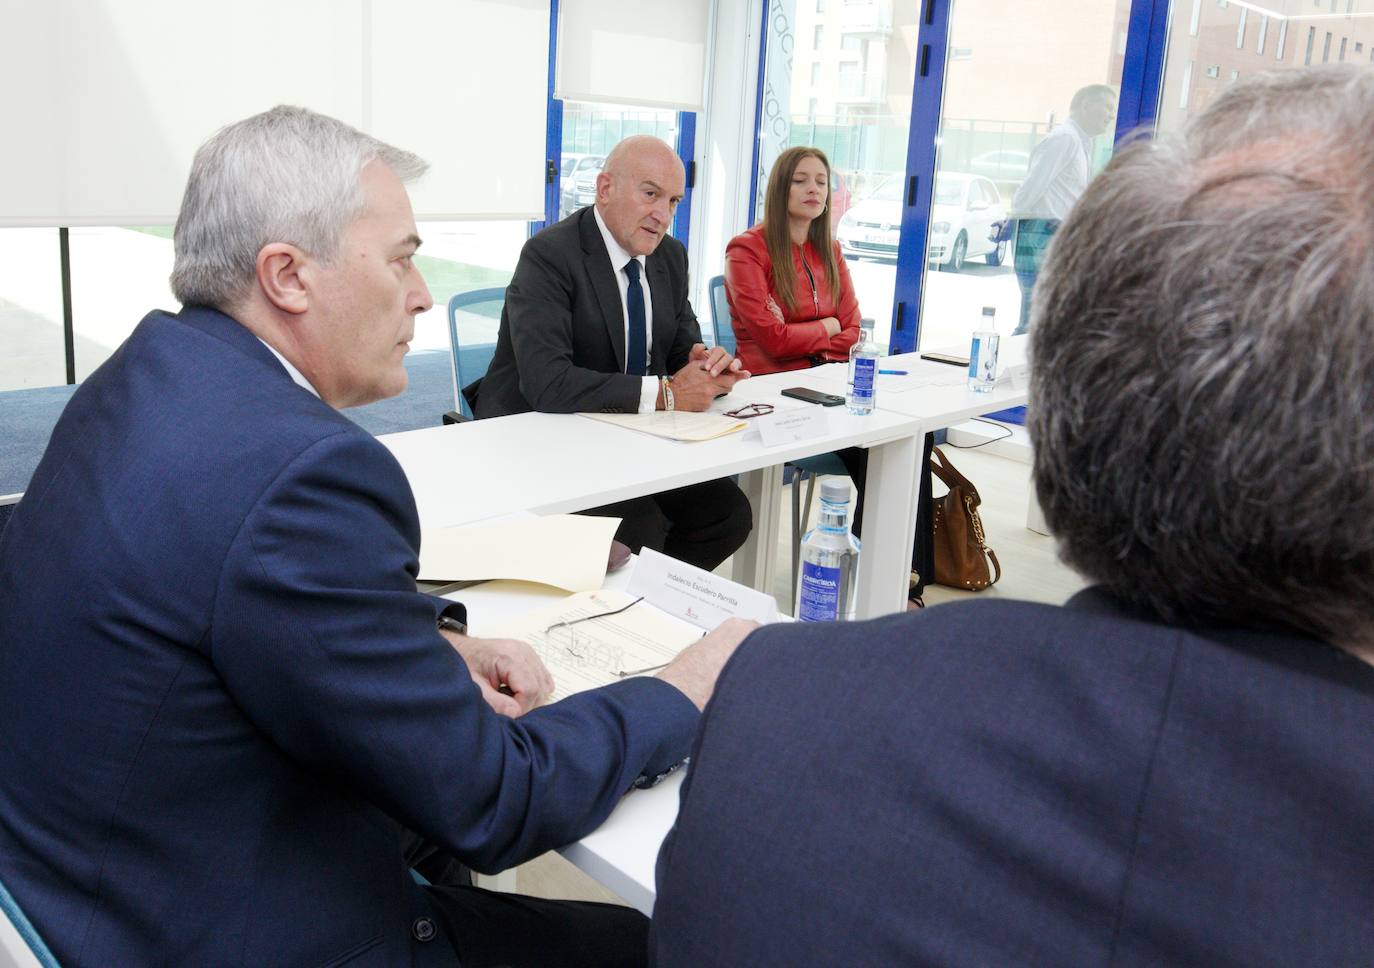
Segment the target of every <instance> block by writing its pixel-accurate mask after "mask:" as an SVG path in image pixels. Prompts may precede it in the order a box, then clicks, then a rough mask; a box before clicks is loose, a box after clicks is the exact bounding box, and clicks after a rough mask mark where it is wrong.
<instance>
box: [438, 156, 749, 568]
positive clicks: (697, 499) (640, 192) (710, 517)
mask: <svg viewBox="0 0 1374 968" xmlns="http://www.w3.org/2000/svg"><path fill="white" fill-rule="evenodd" d="M685 179H686V176H685V175H684V173H683V170H682V162H681V161H680V160H678V157H677V155H676V154H674V153H673V150H672V149H671V148H669V147H668V145H667V144H665V143H664V142H663V141H661V140H659V139H658V138H654V137H651V136H649V135H636V136H634V137H630V138H626V139H625V140H624V141H622V142H620V144H618V145H616V146H615V147H614V148H613V149H611V153H610V154H608V155H607V156H606V164H605V166H604V167H603V168H602V170H601V172H600V174H598V175H597V179H596V204H595V205H591V206H588V207H587V208H584V209H582V210H581V211H578V212H574V213H573V214H572V215H569V216H568V217H567V218H565V219H563V221H561V222H559V223H558V224H556V225H551V226H549V227H548V228H547V229H545V230H544V231H542V232H540V233H539V234H538V235H536V236H534V237H533V238H532V239H530V240H529V241H528V242H527V243H525V247H524V249H523V250H521V252H520V261H519V263H518V264H517V265H516V267H515V275H514V276H513V277H512V278H511V281H510V285H509V286H507V287H506V302H505V307H504V308H503V309H502V311H501V329H500V332H499V333H498V335H497V339H496V354H495V356H494V357H493V358H492V361H491V368H490V369H489V370H488V371H487V375H486V376H485V377H483V378H482V379H481V380H480V381H478V382H477V383H476V384H474V385H472V386H470V387H468V388H466V390H465V392H466V393H467V395H468V400H469V402H470V403H471V404H472V408H473V413H474V414H476V415H477V417H479V418H482V417H496V416H502V415H504V414H511V413H524V412H526V411H528V410H539V411H542V412H545V413H577V412H580V411H591V412H594V413H595V412H603V413H653V412H654V411H656V410H659V411H661V410H690V411H702V410H705V409H706V408H707V407H709V406H710V404H711V401H712V400H713V399H715V398H716V397H717V396H719V395H721V394H724V393H728V392H730V388H731V387H733V386H734V384H735V381H736V380H739V379H741V378H743V377H747V376H748V375H749V374H748V373H747V372H746V371H744V370H742V369H740V365H739V362H738V361H737V360H735V359H734V358H733V357H731V356H730V354H728V353H726V352H725V350H723V349H721V348H720V347H718V346H717V347H714V348H712V349H709V350H708V349H707V348H706V347H705V346H703V345H702V342H701V328H700V327H699V326H698V325H697V317H696V314H695V313H694V312H692V304H691V302H690V301H689V300H688V298H687V251H686V250H685V249H684V248H683V246H682V243H681V242H679V241H678V240H677V239H674V238H673V237H672V236H670V235H668V229H669V228H670V227H671V226H672V220H673V213H674V211H675V210H676V208H677V204H678V202H679V201H681V200H682V194H683V192H684V191H685V188H684V185H685V183H686V181H685ZM587 513H589V514H597V515H604V516H607V517H618V518H621V519H622V520H621V524H620V527H619V529H618V530H617V531H616V538H617V539H619V540H620V541H623V542H624V543H625V544H627V545H629V546H630V548H631V549H633V550H634V551H639V550H640V549H641V548H643V547H645V546H647V547H650V548H653V549H654V550H656V551H662V552H664V553H666V554H668V555H669V556H671V557H674V558H677V559H679V560H681V561H685V562H687V563H688V564H692V565H696V566H698V567H700V568H705V569H706V570H708V571H709V570H711V569H713V568H715V567H716V566H717V565H719V564H720V563H721V562H722V561H724V560H725V559H726V558H728V557H730V555H731V554H733V553H734V552H735V550H736V549H738V548H739V547H740V545H742V544H743V543H744V541H745V539H746V538H748V537H749V531H750V528H751V527H752V526H753V512H752V511H751V509H750V507H749V502H748V500H747V499H746V498H745V496H744V493H743V492H742V491H741V490H740V489H739V487H738V486H737V485H736V484H735V483H734V482H733V481H730V480H717V481H704V482H702V483H700V484H692V485H688V486H687V487H680V488H675V489H673V490H671V491H664V492H662V493H659V494H655V495H652V496H650V497H642V498H635V499H632V500H629V501H621V502H619V503H617V504H613V505H607V506H605V507H602V508H597V509H595V510H592V511H588V512H587Z"/></svg>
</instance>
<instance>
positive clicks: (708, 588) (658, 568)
mask: <svg viewBox="0 0 1374 968" xmlns="http://www.w3.org/2000/svg"><path fill="white" fill-rule="evenodd" d="M625 590H626V591H627V592H629V594H631V595H633V596H635V597H639V596H641V595H642V596H643V597H644V600H645V601H646V602H648V603H649V604H650V605H654V606H656V607H657V608H661V609H662V610H663V611H665V612H667V613H668V614H669V615H673V616H676V617H677V618H680V619H682V620H684V621H687V622H691V623H692V624H693V625H695V626H697V627H698V628H702V629H705V630H707V631H708V632H709V631H710V630H712V629H714V628H715V627H716V626H717V625H719V624H720V623H721V622H723V621H725V620H726V619H727V618H748V619H753V620H754V621H756V622H760V623H763V624H767V623H769V622H776V621H777V620H778V605H777V602H775V601H773V596H772V595H765V594H764V593H763V592H760V591H755V590H754V589H752V588H748V587H746V586H744V585H741V584H739V582H733V581H731V580H730V579H728V578H722V577H720V576H719V575H713V574H712V573H711V572H709V571H704V570H702V569H701V568H697V567H695V566H694V565H689V564H686V563H684V562H681V561H678V560H677V559H676V558H669V557H668V556H667V555H663V554H659V553H658V552H657V551H654V550H653V549H652V548H644V549H643V550H641V551H640V553H639V560H638V561H637V562H636V563H635V570H634V574H632V575H631V576H630V583H629V586H628V587H627V588H626V589H625Z"/></svg>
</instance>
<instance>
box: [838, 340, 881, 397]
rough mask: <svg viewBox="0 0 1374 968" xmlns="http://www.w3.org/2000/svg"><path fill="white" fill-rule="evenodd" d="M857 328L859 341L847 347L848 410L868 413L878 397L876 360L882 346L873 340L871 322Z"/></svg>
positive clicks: (878, 357)
mask: <svg viewBox="0 0 1374 968" xmlns="http://www.w3.org/2000/svg"><path fill="white" fill-rule="evenodd" d="M865 322H867V323H868V325H867V326H864V327H862V328H861V329H860V330H859V341H858V342H857V343H855V344H854V345H853V346H851V347H850V348H849V393H848V396H847V400H846V403H848V404H849V412H850V413H857V414H861V415H862V414H869V413H872V412H873V406H874V404H875V403H876V402H877V398H878V360H879V359H880V358H881V357H882V355H883V348H882V347H881V346H879V345H878V344H877V343H875V342H873V324H872V322H870V321H868V320H865Z"/></svg>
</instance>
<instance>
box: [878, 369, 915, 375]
mask: <svg viewBox="0 0 1374 968" xmlns="http://www.w3.org/2000/svg"><path fill="white" fill-rule="evenodd" d="M878 373H879V375H881V376H910V375H911V374H910V371H908V370H879V371H878Z"/></svg>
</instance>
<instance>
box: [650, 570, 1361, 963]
mask: <svg viewBox="0 0 1374 968" xmlns="http://www.w3.org/2000/svg"><path fill="white" fill-rule="evenodd" d="M653 940H654V950H655V955H656V959H657V961H656V963H657V965H658V966H660V968H673V966H684V968H685V966H691V968H709V966H712V965H732V966H733V965H750V966H754V968H758V966H770V965H777V966H788V968H798V966H807V965H817V966H821V965H824V966H830V965H865V966H867V965H875V966H877V965H882V966H887V965H942V966H962V965H967V966H986V965H1073V966H1082V965H1140V966H1146V965H1149V966H1156V965H1206V966H1225V965H1235V966H1245V968H1254V966H1260V965H1284V966H1291V965H1312V966H1315V965H1321V966H1337V965H1340V966H1345V965H1367V964H1370V962H1371V958H1374V668H1371V667H1370V666H1368V665H1366V664H1365V663H1363V662H1360V661H1359V660H1357V659H1355V658H1353V657H1351V656H1349V655H1348V654H1346V653H1344V652H1340V651H1338V650H1336V649H1334V648H1331V647H1329V646H1327V645H1324V644H1322V643H1320V642H1316V641H1312V640H1305V639H1302V638H1300V637H1297V636H1294V635H1289V634H1282V633H1275V634H1264V633H1258V632H1240V631H1186V630H1183V629H1179V628H1173V627H1169V626H1165V625H1160V624H1157V623H1154V622H1150V621H1147V620H1144V619H1140V618H1134V617H1131V616H1128V615H1126V614H1124V613H1122V612H1121V611H1119V610H1118V609H1116V608H1115V607H1114V606H1113V605H1112V603H1111V602H1110V601H1109V600H1108V599H1106V598H1105V597H1104V596H1103V595H1101V594H1100V593H1097V592H1091V591H1090V592H1086V593H1083V594H1080V595H1079V596H1076V597H1075V598H1074V599H1073V600H1072V601H1071V602H1070V604H1069V605H1068V606H1067V607H1063V608H1059V607H1051V606H1045V605H1033V604H1029V603H1023V602H998V601H980V602H970V603H965V604H957V605H944V606H939V607H935V608H930V609H927V610H926V611H925V612H924V613H923V614H919V615H902V616H895V617H891V618H884V619H879V620H876V621H872V622H864V623H855V624H840V625H808V626H797V625H788V626H773V627H770V628H766V629H763V630H761V631H758V632H755V633H754V634H753V635H752V636H751V637H750V638H749V639H748V640H746V641H745V643H744V644H743V645H742V646H741V647H740V649H739V650H738V652H737V653H736V654H735V656H734V658H733V659H732V660H731V661H730V663H729V665H728V666H727V668H726V670H725V673H724V675H723V676H722V678H721V680H720V683H719V684H718V686H717V688H716V692H715V695H714V697H713V699H712V700H711V704H710V705H709V706H708V707H707V711H706V715H705V717H704V718H703V720H702V725H701V728H700V732H699V736H698V740H697V744H696V748H695V751H694V754H693V760H692V767H691V772H690V773H689V774H688V777H687V781H686V784H685V785H684V788H683V792H682V812H681V814H680V816H679V817H678V822H677V826H676V829H675V830H674V832H673V834H672V835H671V837H670V838H669V840H668V841H667V842H666V843H665V845H664V848H663V851H662V853H661V854H660V856H659V864H658V901H657V906H656V907H655V910H654V925H653Z"/></svg>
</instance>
